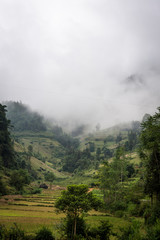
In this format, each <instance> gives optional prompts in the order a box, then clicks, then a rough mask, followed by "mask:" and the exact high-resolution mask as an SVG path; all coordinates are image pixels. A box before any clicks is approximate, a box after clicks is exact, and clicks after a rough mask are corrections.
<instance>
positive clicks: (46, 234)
mask: <svg viewBox="0 0 160 240" xmlns="http://www.w3.org/2000/svg"><path fill="white" fill-rule="evenodd" d="M35 240H55V237H53V235H52V232H51V231H50V230H49V229H48V228H46V227H45V226H44V227H42V228H41V229H40V230H39V231H38V232H37V233H36V236H35Z"/></svg>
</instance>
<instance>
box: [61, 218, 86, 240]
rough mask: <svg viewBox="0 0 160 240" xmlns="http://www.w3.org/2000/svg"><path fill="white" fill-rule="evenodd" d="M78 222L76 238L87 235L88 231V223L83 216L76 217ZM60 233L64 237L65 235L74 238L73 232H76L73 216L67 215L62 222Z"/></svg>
mask: <svg viewBox="0 0 160 240" xmlns="http://www.w3.org/2000/svg"><path fill="white" fill-rule="evenodd" d="M76 223H77V228H76V239H78V238H80V239H82V237H85V236H86V232H87V225H86V223H85V220H84V219H83V217H77V218H76ZM59 230H60V233H61V237H62V238H63V237H64V236H65V237H66V238H67V239H68V240H70V239H72V238H73V232H74V218H72V217H71V216H69V215H68V216H67V217H66V218H65V219H64V221H63V223H62V224H61V226H60V228H59Z"/></svg>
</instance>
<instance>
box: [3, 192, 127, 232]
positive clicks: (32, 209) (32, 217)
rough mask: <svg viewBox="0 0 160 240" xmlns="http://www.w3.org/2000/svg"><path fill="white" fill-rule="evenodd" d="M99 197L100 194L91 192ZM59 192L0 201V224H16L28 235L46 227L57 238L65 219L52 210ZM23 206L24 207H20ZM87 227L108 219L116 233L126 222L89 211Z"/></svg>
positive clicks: (8, 225)
mask: <svg viewBox="0 0 160 240" xmlns="http://www.w3.org/2000/svg"><path fill="white" fill-rule="evenodd" d="M93 192H94V193H95V194H97V195H98V196H99V197H102V196H100V195H101V192H100V191H99V190H98V189H97V190H94V191H93ZM60 194H61V191H60V190H58V189H56V190H50V189H49V190H48V189H47V190H43V191H42V193H41V194H35V195H24V196H19V197H14V196H12V197H9V196H8V197H7V198H6V199H5V197H4V198H1V199H0V224H5V225H6V227H11V226H12V225H13V223H15V222H16V223H17V224H18V225H19V226H20V227H21V228H22V229H24V231H26V232H27V233H28V234H34V233H35V232H36V231H37V230H38V229H39V228H40V227H42V226H44V225H45V226H47V227H48V228H49V229H50V230H51V231H53V233H54V235H55V236H58V231H57V226H58V225H59V224H60V222H61V219H62V218H64V217H65V215H64V214H63V213H60V214H57V212H56V209H55V208H54V202H55V200H56V199H57V198H58V197H59V196H60ZM22 204H24V205H22ZM85 219H86V221H87V223H88V224H89V225H91V226H92V227H93V226H97V225H98V223H99V222H100V220H104V219H108V220H109V221H110V223H111V224H112V225H113V230H114V231H117V230H118V228H119V226H121V227H122V226H125V225H126V224H128V222H127V221H126V220H124V219H120V218H116V217H112V216H110V217H109V216H106V214H105V213H102V212H96V211H90V212H89V213H88V214H87V215H86V217H85Z"/></svg>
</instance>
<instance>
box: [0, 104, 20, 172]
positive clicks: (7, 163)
mask: <svg viewBox="0 0 160 240" xmlns="http://www.w3.org/2000/svg"><path fill="white" fill-rule="evenodd" d="M6 112H7V110H6V106H5V105H1V104H0V158H1V162H2V165H3V166H4V167H7V168H11V167H14V166H15V165H16V163H15V153H14V150H13V144H12V141H11V138H10V133H9V130H8V129H9V127H10V120H8V119H7V118H6Z"/></svg>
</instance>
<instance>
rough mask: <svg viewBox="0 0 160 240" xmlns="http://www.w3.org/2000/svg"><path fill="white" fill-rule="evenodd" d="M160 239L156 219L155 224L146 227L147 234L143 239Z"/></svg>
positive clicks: (159, 228) (159, 227)
mask: <svg viewBox="0 0 160 240" xmlns="http://www.w3.org/2000/svg"><path fill="white" fill-rule="evenodd" d="M150 239H152V240H160V221H157V222H156V224H155V225H154V226H153V227H151V228H147V235H146V238H144V240H150Z"/></svg>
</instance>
